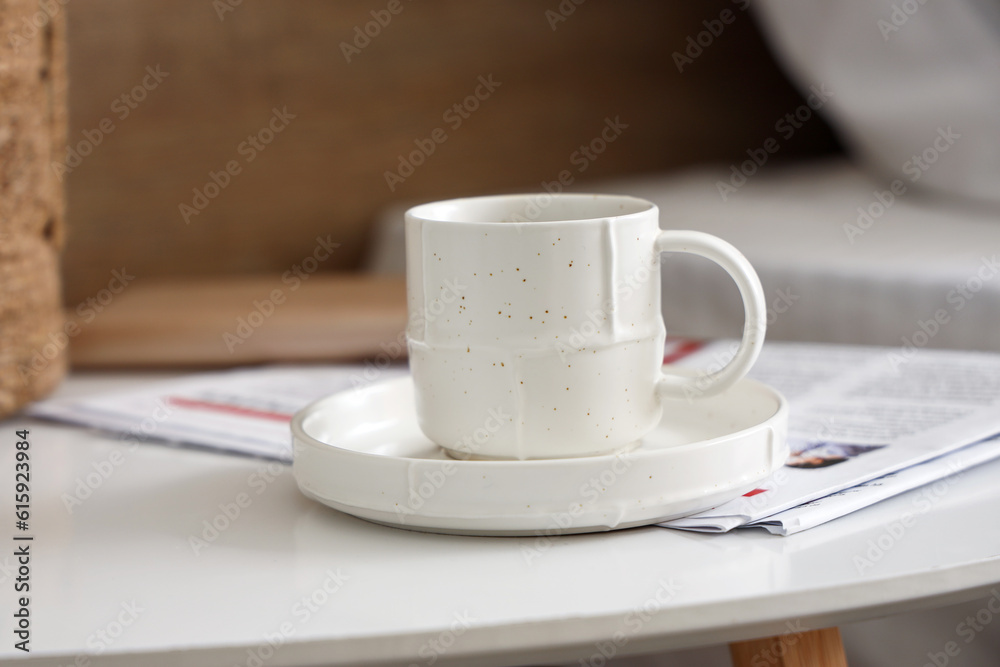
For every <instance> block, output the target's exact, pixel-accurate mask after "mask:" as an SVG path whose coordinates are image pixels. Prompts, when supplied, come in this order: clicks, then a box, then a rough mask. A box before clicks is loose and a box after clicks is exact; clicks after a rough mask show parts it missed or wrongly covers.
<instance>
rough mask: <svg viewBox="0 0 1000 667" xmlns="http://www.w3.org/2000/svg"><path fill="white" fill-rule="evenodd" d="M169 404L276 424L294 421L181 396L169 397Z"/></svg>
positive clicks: (260, 411) (273, 413)
mask: <svg viewBox="0 0 1000 667" xmlns="http://www.w3.org/2000/svg"><path fill="white" fill-rule="evenodd" d="M167 403H169V404H171V405H176V406H177V407H180V408H191V409H192V410H206V411H208V412H225V413H227V414H231V415H240V416H241V417H255V418H257V419H270V420H271V421H276V422H290V421H292V416H291V415H286V414H283V413H281V412H269V411H267V410H256V409H254V408H244V407H241V406H239V405H230V404H228V403H213V402H211V401H201V400H198V399H194V398H183V397H181V396H168V397H167Z"/></svg>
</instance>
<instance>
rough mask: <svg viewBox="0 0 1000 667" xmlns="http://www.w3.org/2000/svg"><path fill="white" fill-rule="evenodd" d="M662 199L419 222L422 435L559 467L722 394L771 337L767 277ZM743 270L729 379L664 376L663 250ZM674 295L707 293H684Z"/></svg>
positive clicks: (427, 210)
mask: <svg viewBox="0 0 1000 667" xmlns="http://www.w3.org/2000/svg"><path fill="white" fill-rule="evenodd" d="M658 215H659V211H658V209H657V207H656V205H655V204H652V203H651V202H648V201H645V200H642V199H636V198H633V197H623V196H615V195H593V194H553V195H549V194H525V195H502V196H492V197H473V198H467V199H454V200H450V201H440V202H434V203H430V204H424V205H422V206H417V207H415V208H412V209H410V210H409V211H407V213H406V283H407V296H408V306H409V323H408V325H407V331H406V334H407V343H408V348H409V355H410V369H411V370H412V373H413V378H414V383H415V386H416V407H417V415H418V419H419V423H420V427H421V429H422V430H423V432H424V434H425V435H426V436H427V437H428V438H430V439H431V440H432V441H433V442H435V443H437V444H438V445H440V446H441V447H443V448H444V449H445V450H446V451H447V452H448V453H449V454H450V455H452V456H454V457H457V458H481V459H544V458H565V457H575V456H590V455H598V454H607V453H611V452H615V451H620V450H624V449H628V448H631V447H632V446H634V445H636V444H637V443H638V442H639V440H640V438H642V436H643V435H645V434H646V433H647V432H649V431H650V430H651V429H652V428H653V427H654V426H656V425H657V424H658V423H659V421H660V417H661V412H662V406H661V401H663V400H664V399H668V398H688V399H689V400H697V398H699V397H703V396H709V395H712V394H716V393H719V392H721V391H723V390H725V389H726V388H728V387H730V386H731V385H732V384H733V383H735V382H736V381H737V380H739V379H740V378H742V377H743V376H744V375H745V374H746V372H747V371H748V370H749V369H750V367H751V366H752V365H753V363H754V361H755V360H756V359H757V355H758V354H759V352H760V347H761V345H762V344H763V341H764V329H765V320H766V309H765V304H764V293H763V290H762V289H761V285H760V280H759V279H758V278H757V274H756V273H755V272H754V270H753V267H751V266H750V263H749V262H748V261H747V260H746V258H745V257H743V255H741V254H740V253H739V251H737V250H736V249H735V248H734V247H733V246H731V245H729V244H728V243H726V242H725V241H723V240H721V239H719V238H717V237H715V236H711V235H709V234H704V233H701V232H694V231H679V230H661V229H660V227H659V223H658ZM663 252H688V253H693V254H696V255H701V256H702V257H706V258H708V259H710V260H712V261H714V262H716V263H718V264H719V265H720V266H722V268H724V269H725V270H726V271H728V272H729V274H730V275H731V276H732V277H733V279H734V280H735V281H736V284H737V286H738V287H739V290H740V294H741V295H742V297H743V305H744V309H745V323H744V328H743V339H742V342H741V344H740V347H739V349H738V351H737V352H736V355H735V357H733V359H732V360H731V361H730V362H729V363H728V365H726V366H725V367H723V368H722V369H720V370H717V371H715V372H712V373H708V372H705V373H702V374H700V375H696V376H693V377H690V376H681V375H669V374H665V373H663V371H662V360H663V349H664V338H665V336H666V330H665V328H664V324H663V318H662V315H661V310H660V272H659V264H660V253H663ZM674 289H697V286H692V285H685V286H681V285H678V286H676V287H674Z"/></svg>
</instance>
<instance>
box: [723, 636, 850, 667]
mask: <svg viewBox="0 0 1000 667" xmlns="http://www.w3.org/2000/svg"><path fill="white" fill-rule="evenodd" d="M729 652H730V654H731V655H732V656H733V667H847V658H846V657H845V656H844V645H843V644H842V643H841V641H840V630H839V629H837V628H824V629H823V630H806V631H804V632H796V633H791V632H789V633H787V634H784V635H778V636H776V637H766V638H764V639H751V640H749V641H745V642H733V643H732V644H730V645H729Z"/></svg>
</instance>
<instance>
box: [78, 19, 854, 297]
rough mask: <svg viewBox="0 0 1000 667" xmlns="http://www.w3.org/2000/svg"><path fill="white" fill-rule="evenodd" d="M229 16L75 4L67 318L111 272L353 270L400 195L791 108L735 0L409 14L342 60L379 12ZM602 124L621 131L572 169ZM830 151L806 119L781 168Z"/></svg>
mask: <svg viewBox="0 0 1000 667" xmlns="http://www.w3.org/2000/svg"><path fill="white" fill-rule="evenodd" d="M231 2H235V0H218V1H217V2H215V3H211V2H200V1H199V2H195V1H194V0H180V1H178V0H172V1H169V2H168V1H167V0H147V1H144V2H135V1H134V0H89V1H88V2H72V3H68V4H67V5H66V10H65V11H67V13H68V19H69V41H70V44H69V62H70V65H69V70H70V119H71V120H70V134H69V137H70V144H71V145H76V146H79V145H80V142H84V143H85V144H90V154H89V155H87V156H81V159H80V161H79V164H78V165H76V166H73V165H74V163H75V162H76V159H75V158H70V159H69V160H68V163H67V165H66V166H67V167H69V169H68V170H67V172H66V173H64V174H62V175H63V176H64V178H65V180H66V183H67V186H68V223H69V243H68V247H67V250H66V253H65V259H64V274H65V284H66V286H65V296H66V301H67V303H68V304H69V305H70V306H74V305H75V304H77V303H79V302H81V301H83V300H85V299H87V298H88V297H90V296H92V295H94V294H95V293H97V292H98V291H99V290H101V289H102V288H105V287H107V286H108V283H109V281H110V280H111V279H112V277H113V276H112V271H113V270H115V269H119V270H120V269H121V268H122V267H125V268H126V269H127V270H128V272H129V273H130V274H133V275H135V276H136V280H144V279H146V278H153V277H163V276H177V275H195V276H200V275H217V274H231V273H256V272H263V271H284V270H286V269H288V268H289V267H290V266H291V265H293V264H294V263H296V262H298V261H299V260H301V259H302V258H303V257H304V256H306V255H307V254H309V253H310V252H311V251H312V249H313V247H314V246H315V243H316V241H315V239H316V237H317V236H320V235H322V236H324V237H325V236H327V235H329V236H330V238H331V240H332V241H333V242H336V243H340V244H341V246H340V247H339V248H338V249H337V251H336V252H335V253H334V254H333V256H332V257H331V258H330V259H329V260H328V261H326V262H325V263H324V265H323V267H322V268H323V270H345V269H351V268H354V267H356V266H357V263H358V261H359V258H360V257H361V254H362V252H363V250H364V246H365V243H366V241H367V238H368V231H367V230H368V224H369V222H370V221H371V219H372V217H373V215H374V213H375V212H376V211H377V210H378V209H379V208H380V207H382V206H384V205H385V204H386V203H389V202H391V201H396V200H406V201H410V200H421V199H430V198H436V197H444V196H451V195H460V194H470V193H485V192H492V191H500V190H508V189H512V188H521V189H531V190H535V189H538V188H539V184H540V183H541V182H542V181H543V180H551V179H554V178H556V177H557V175H558V174H559V172H560V171H562V170H564V169H573V170H574V174H575V175H576V176H577V177H578V178H580V179H581V180H582V179H585V178H598V177H607V176H610V175H616V174H625V173H637V172H644V171H649V170H665V169H671V168H677V167H681V166H684V165H687V164H691V163H693V162H699V161H708V160H729V159H736V158H737V157H739V156H741V155H742V154H743V152H744V151H745V150H746V149H747V148H750V147H755V146H757V145H759V143H760V142H761V141H762V140H763V139H764V138H766V137H767V136H769V135H770V134H771V133H772V132H773V125H774V123H775V121H776V120H777V119H778V118H779V117H780V116H781V115H783V114H784V113H786V112H787V111H789V110H792V109H794V108H795V106H796V105H797V104H798V103H799V97H798V95H797V94H796V93H795V92H794V91H793V90H792V89H791V87H790V86H789V84H788V83H787V82H786V80H785V79H784V77H783V76H782V75H781V74H780V73H779V72H778V70H777V68H776V66H775V65H774V63H773V61H772V60H771V58H770V56H769V54H768V52H767V50H766V48H765V47H764V45H763V44H762V42H761V39H760V37H759V36H758V33H757V31H756V28H755V26H754V25H753V21H752V17H751V16H750V15H749V14H748V13H747V12H744V11H741V10H740V9H739V5H738V4H736V3H733V2H729V1H728V0H725V1H724V0H716V1H711V2H699V3H652V2H636V1H632V2H615V3H609V2H605V3H600V2H597V1H596V0H591V1H589V2H584V3H583V4H581V5H579V6H577V5H574V4H573V3H572V2H571V0H564V1H563V2H562V4H560V2H558V1H557V0H549V1H547V2H546V1H538V2H535V1H531V2H529V1H514V2H468V1H466V2H459V1H457V0H453V1H438V2H430V1H426V2H425V1H423V0H420V1H415V2H411V1H408V0H401V2H400V3H399V4H398V5H395V4H394V5H392V8H393V9H396V10H399V11H398V13H397V14H391V13H380V14H379V16H380V17H382V18H383V20H384V19H385V18H386V17H387V16H391V20H390V21H389V22H388V24H387V25H385V26H384V27H380V31H379V34H378V35H377V36H375V37H373V38H371V40H370V43H369V44H368V45H367V46H364V48H362V49H359V51H360V52H357V53H355V52H352V53H351V54H350V55H351V62H347V59H346V57H345V54H344V47H343V46H342V44H343V43H345V42H347V43H350V42H351V41H352V40H353V39H354V37H355V34H356V33H355V29H356V28H358V27H361V28H362V29H363V28H364V26H365V24H366V23H368V22H370V21H372V20H373V17H372V15H371V12H372V11H373V10H374V11H376V12H387V7H389V2H388V1H387V2H369V3H361V2H327V1H325V0H288V1H285V2H280V3H279V2H270V3H266V2H261V1H259V0H244V1H243V2H242V3H240V4H238V5H236V4H227V3H231ZM560 7H562V8H563V10H564V13H566V14H568V15H566V16H562V15H561V14H559V13H558V12H559V11H560ZM221 8H228V9H231V10H232V11H225V12H221V11H220V9H221ZM569 8H575V9H574V11H573V12H572V14H569V13H568V11H565V10H568V9H569ZM727 10H728V11H731V12H732V14H731V15H730V14H725V15H723V14H722V12H724V11H727ZM720 16H724V17H725V18H732V22H731V23H729V24H728V25H724V24H723V30H722V32H721V34H719V35H718V36H717V37H713V38H712V43H711V44H710V45H709V46H707V47H705V48H704V50H703V53H702V54H701V55H699V56H698V57H697V58H696V59H694V60H693V62H691V63H689V64H687V65H686V67H685V68H684V71H683V72H679V71H678V68H677V67H676V65H675V62H674V59H673V58H672V54H673V53H674V52H676V51H681V52H683V51H684V50H685V49H686V48H687V47H688V45H689V43H688V41H687V40H688V37H696V36H697V35H698V33H699V32H702V31H705V30H706V26H705V24H704V22H705V21H709V22H713V21H715V20H716V19H718V18H719V17H720ZM554 17H558V19H559V20H558V22H555V18H554ZM563 18H565V20H562V19H563ZM553 25H554V26H555V29H553ZM719 25H720V24H719V23H711V26H714V28H715V29H716V30H718V28H719ZM369 28H370V29H371V30H372V32H374V28H373V27H372V26H369ZM702 40H703V42H704V41H707V39H706V38H705V37H704V36H702ZM359 43H362V44H363V42H359ZM147 68H149V69H147ZM480 76H484V77H490V76H492V80H493V81H495V82H499V83H500V85H499V87H496V88H495V90H493V91H492V92H491V93H490V95H489V96H488V97H487V99H484V100H482V101H480V102H479V108H478V109H477V110H476V111H475V112H473V113H470V114H468V118H462V119H461V120H462V123H461V126H459V127H455V126H454V125H455V118H456V115H455V114H454V113H453V114H451V115H449V117H447V118H445V117H444V114H445V112H446V111H447V110H448V109H449V108H451V107H453V105H455V104H456V103H461V102H462V101H463V99H464V98H466V97H467V96H469V95H472V94H474V93H475V91H476V89H477V86H479V85H480V84H479V82H478V79H479V77H480ZM137 86H138V87H140V88H139V89H137V88H136V87H137ZM133 93H134V94H133ZM480 94H481V96H485V88H480ZM123 96H125V97H123ZM140 97H142V98H144V99H142V100H141V101H138V99H137V98H140ZM273 109H279V110H284V109H287V111H288V113H290V114H292V115H294V119H291V120H286V121H284V122H285V123H286V126H285V127H283V129H281V131H280V132H277V133H276V134H275V135H274V137H273V141H272V142H271V143H270V144H268V145H266V147H264V149H263V150H256V149H253V148H252V147H251V145H250V144H244V142H246V141H247V138H248V137H249V136H251V135H256V134H258V132H259V131H260V130H262V129H263V128H265V127H266V126H267V125H268V124H269V122H271V120H272V116H273V111H272V110H273ZM606 118H611V119H614V118H620V120H621V122H623V123H625V124H627V125H628V128H627V129H626V130H624V131H622V132H621V136H620V137H618V138H617V139H616V141H615V142H614V143H613V144H611V145H609V146H608V148H607V150H606V151H605V152H604V153H603V154H601V155H600V156H599V157H598V159H596V160H594V161H592V162H590V163H589V164H588V168H587V170H586V171H585V172H583V173H579V172H578V171H575V170H576V169H578V168H579V166H580V160H581V158H580V156H579V155H578V156H576V158H575V159H576V162H575V163H574V162H572V161H573V160H574V157H573V154H574V152H575V151H577V150H578V148H579V147H580V145H581V144H585V143H588V142H590V141H591V140H592V139H594V138H595V137H597V136H598V135H599V133H600V132H601V131H602V128H603V127H604V125H605V119H606ZM280 126H281V122H278V121H275V128H278V127H280ZM435 128H441V129H442V130H443V131H444V133H445V135H444V136H446V137H447V140H446V141H444V143H441V144H438V145H437V146H436V149H435V151H434V153H433V155H430V156H429V157H428V158H426V161H425V163H424V164H423V165H421V166H420V167H419V168H417V169H416V170H415V171H414V173H413V175H412V176H410V177H409V178H407V179H406V180H405V181H404V182H402V183H394V190H393V189H390V187H389V185H388V184H387V182H386V179H385V172H386V171H395V170H396V169H397V168H398V166H399V165H398V157H399V155H400V154H406V153H409V152H410V151H412V150H414V149H415V148H416V146H415V144H414V141H415V140H418V139H426V138H428V137H431V136H432V131H433V130H434V129H435ZM264 134H265V136H264V138H267V133H266V132H265V133H264ZM437 136H438V138H440V137H441V136H442V135H441V134H439V135H437ZM98 141H99V143H98ZM834 146H835V142H834V140H833V138H832V136H831V135H830V133H829V130H828V129H827V128H826V127H825V126H824V125H823V124H822V123H821V122H816V123H810V124H809V125H808V126H807V127H806V128H804V129H803V131H802V132H799V133H797V134H796V136H795V137H794V139H793V141H790V142H788V143H787V144H785V145H783V147H782V154H783V156H792V155H796V154H801V153H815V152H822V151H829V150H831V149H833V148H834ZM83 148H84V149H86V148H87V146H86V145H85V146H83ZM251 153H254V158H253V160H252V161H248V158H249V157H250V155H251ZM744 159H745V158H744ZM231 161H232V164H231V165H230V166H233V171H236V168H237V167H238V168H239V173H238V174H236V175H235V176H230V178H229V182H228V184H227V185H226V187H225V188H222V189H220V191H219V193H218V195H217V196H216V197H215V198H214V199H211V200H210V201H209V202H208V206H207V207H205V208H204V210H202V211H200V212H199V213H198V214H197V215H190V211H189V212H188V213H189V215H188V217H189V220H188V221H185V219H184V215H183V214H182V212H181V211H180V210H179V206H180V205H181V204H186V205H188V206H192V204H194V203H200V204H203V203H204V202H194V201H193V199H194V193H193V189H194V188H199V189H202V188H203V187H204V186H205V185H206V183H208V182H210V179H209V173H210V172H216V173H220V172H223V171H224V170H225V169H226V165H227V164H229V163H230V162H231ZM234 165H235V166H234ZM59 170H60V171H63V170H62V168H61V167H60V168H59ZM218 180H220V181H222V182H225V181H226V178H225V177H222V176H220V177H219V178H218ZM209 190H210V191H213V192H214V189H213V188H211V187H210V188H209Z"/></svg>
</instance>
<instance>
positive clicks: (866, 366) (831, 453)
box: [661, 341, 1000, 532]
mask: <svg viewBox="0 0 1000 667" xmlns="http://www.w3.org/2000/svg"><path fill="white" fill-rule="evenodd" d="M734 345H735V344H734V343H732V342H730V341H719V342H716V343H712V344H709V345H706V346H705V347H704V348H702V349H700V350H699V351H697V352H695V353H693V354H690V355H688V356H686V357H685V358H683V359H681V360H679V361H678V362H677V363H678V365H682V366H688V367H695V368H707V369H710V370H711V369H713V368H719V367H721V365H722V364H723V363H725V362H726V361H727V360H728V358H729V357H730V356H731V354H732V351H733V349H734ZM750 376H751V377H753V378H755V379H757V380H760V381H762V382H765V383H767V384H769V385H771V386H773V387H775V388H776V389H778V390H779V391H781V392H782V393H783V394H784V395H785V397H786V398H787V399H788V401H789V404H790V407H791V415H790V421H789V436H788V437H789V446H790V450H791V456H790V457H789V459H788V463H787V464H786V465H785V466H784V467H783V468H781V469H779V470H778V471H776V472H775V474H774V475H773V476H772V477H771V478H770V479H769V480H768V481H767V482H766V483H764V484H762V485H761V486H760V487H759V488H758V489H755V490H753V491H751V492H750V493H748V494H746V495H744V496H743V497H741V498H738V499H736V500H733V501H730V502H728V503H725V504H723V505H720V506H719V507H716V508H714V509H712V510H708V511H706V512H702V513H700V514H697V515H694V516H690V517H685V518H683V519H677V520H674V521H669V522H666V523H664V524H661V525H665V526H669V527H674V528H685V529H689V530H704V531H711V532H723V531H726V530H731V529H732V528H735V527H738V526H743V525H746V524H750V523H753V522H758V521H760V520H761V519H764V518H766V517H771V516H772V515H775V514H778V513H779V512H784V511H786V510H790V509H792V508H794V507H798V506H800V505H803V504H805V503H809V502H811V501H815V500H817V499H819V498H825V497H827V496H830V495H831V494H834V493H837V492H840V491H843V490H845V489H848V488H851V487H856V486H858V485H859V484H862V483H865V482H869V481H871V480H873V479H876V478H879V477H884V476H885V475H887V474H889V473H893V472H897V471H900V470H903V469H905V468H909V467H911V466H915V465H917V464H921V463H924V462H926V461H929V460H930V459H934V458H937V457H940V456H943V455H945V454H948V453H950V452H954V451H956V450H958V449H961V448H963V447H966V446H968V445H970V444H973V443H977V442H980V441H983V440H986V439H988V438H991V437H992V436H994V435H997V434H1000V409H998V408H1000V355H998V354H991V353H980V352H959V351H950V350H928V349H909V350H906V349H901V348H881V347H854V346H832V345H820V344H806V343H781V342H777V343H768V344H767V345H765V347H764V349H763V350H762V352H761V356H760V359H759V361H758V362H757V364H756V365H755V366H754V368H753V369H752V370H751V372H750ZM983 451H985V449H984V450H983ZM946 474H948V473H947V472H943V473H942V475H946ZM911 488H912V487H911ZM901 490H903V489H900V491H901ZM855 500H856V499H855V498H854V497H853V496H852V494H843V495H841V496H840V497H839V498H837V499H830V500H828V501H827V502H824V503H822V504H821V505H817V506H814V509H815V511H817V512H819V511H822V512H831V511H834V510H833V508H834V507H835V504H836V503H840V504H841V507H843V508H844V511H845V512H847V511H853V509H857V507H853V508H852V503H854V502H855ZM872 502H874V500H873V501H872ZM816 508H818V509H816ZM807 509H808V508H806V509H803V510H802V511H803V512H805V511H806V510H807ZM798 516H799V517H800V518H799V520H800V521H801V520H802V519H801V516H802V514H801V513H800V514H799V515H798ZM777 532H780V531H777Z"/></svg>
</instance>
